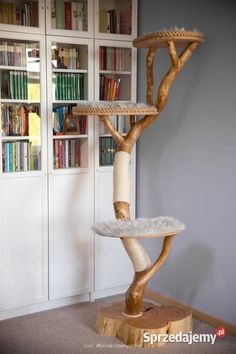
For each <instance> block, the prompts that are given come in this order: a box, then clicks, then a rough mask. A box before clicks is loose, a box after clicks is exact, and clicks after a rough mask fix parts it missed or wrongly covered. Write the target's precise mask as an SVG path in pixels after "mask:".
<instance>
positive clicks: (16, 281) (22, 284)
mask: <svg viewBox="0 0 236 354" xmlns="http://www.w3.org/2000/svg"><path fill="white" fill-rule="evenodd" d="M46 182H47V181H46V178H45V177H43V176H34V177H31V176H29V177H27V176H23V177H19V178H14V177H13V178H8V179H6V178H2V180H1V181H0V192H1V203H0V205H1V232H0V254H1V257H0V269H1V271H0V283H1V287H0V309H1V310H5V309H9V308H15V307H19V306H25V305H29V304H33V303H38V302H42V301H45V300H47V297H48V239H47V200H46V190H47V189H46V188H47V187H46V186H47V184H46Z"/></svg>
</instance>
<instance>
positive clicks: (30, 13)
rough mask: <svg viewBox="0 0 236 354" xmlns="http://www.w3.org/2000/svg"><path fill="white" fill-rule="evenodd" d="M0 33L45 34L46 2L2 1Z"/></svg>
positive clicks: (0, 2)
mask: <svg viewBox="0 0 236 354" xmlns="http://www.w3.org/2000/svg"><path fill="white" fill-rule="evenodd" d="M0 31H13V32H24V33H40V34H44V32H45V2H44V0H38V1H35V0H33V1H26V0H18V1H10V0H9V1H0Z"/></svg>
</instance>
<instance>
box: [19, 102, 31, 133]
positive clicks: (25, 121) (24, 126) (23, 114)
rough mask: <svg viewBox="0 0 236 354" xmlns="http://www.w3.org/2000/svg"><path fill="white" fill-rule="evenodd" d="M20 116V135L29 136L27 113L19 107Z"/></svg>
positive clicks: (23, 108)
mask: <svg viewBox="0 0 236 354" xmlns="http://www.w3.org/2000/svg"><path fill="white" fill-rule="evenodd" d="M20 115H21V127H22V130H21V135H22V136H27V135H29V119H28V111H27V109H26V108H25V107H21V109H20Z"/></svg>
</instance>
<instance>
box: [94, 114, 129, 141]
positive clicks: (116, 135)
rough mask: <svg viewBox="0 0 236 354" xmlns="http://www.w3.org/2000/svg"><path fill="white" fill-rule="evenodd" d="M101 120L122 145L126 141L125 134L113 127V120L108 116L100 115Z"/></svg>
mask: <svg viewBox="0 0 236 354" xmlns="http://www.w3.org/2000/svg"><path fill="white" fill-rule="evenodd" d="M99 118H100V120H101V122H102V123H103V124H104V126H105V127H106V128H107V130H108V131H109V133H110V134H111V135H112V136H113V138H114V139H115V141H116V143H117V145H118V146H119V145H121V144H122V143H123V141H124V138H123V136H122V135H121V134H120V133H119V132H118V131H117V130H116V129H115V128H114V127H113V125H112V124H111V121H110V119H109V117H108V116H99Z"/></svg>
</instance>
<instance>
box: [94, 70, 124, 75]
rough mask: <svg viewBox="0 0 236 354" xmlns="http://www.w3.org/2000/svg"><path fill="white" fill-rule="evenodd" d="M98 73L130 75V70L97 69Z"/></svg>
mask: <svg viewBox="0 0 236 354" xmlns="http://www.w3.org/2000/svg"><path fill="white" fill-rule="evenodd" d="M99 74H108V75H131V71H118V70H99Z"/></svg>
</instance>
